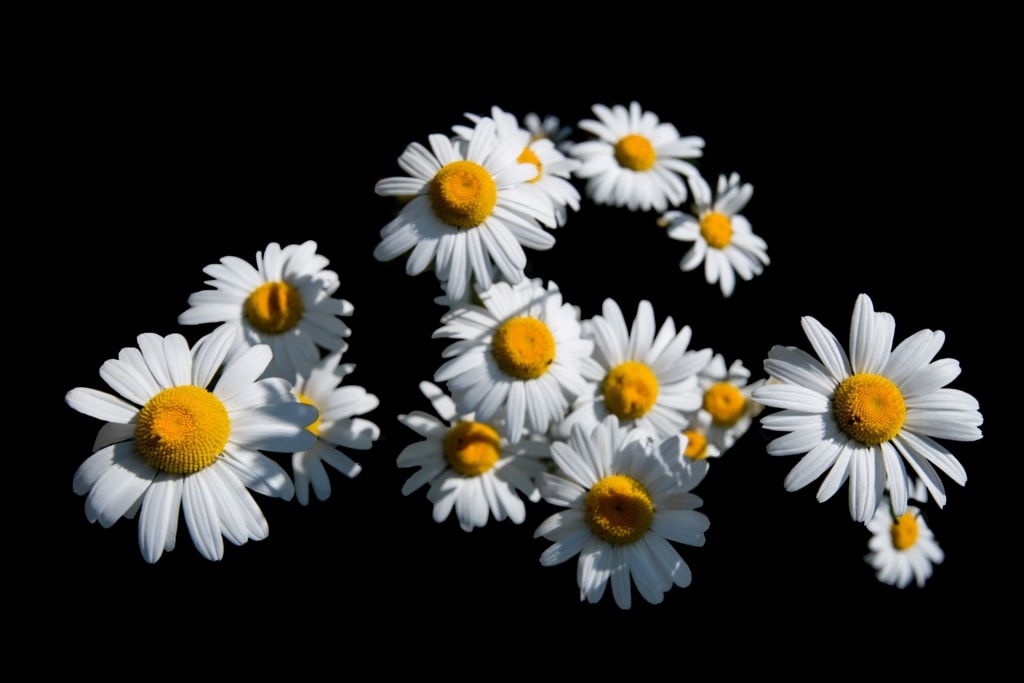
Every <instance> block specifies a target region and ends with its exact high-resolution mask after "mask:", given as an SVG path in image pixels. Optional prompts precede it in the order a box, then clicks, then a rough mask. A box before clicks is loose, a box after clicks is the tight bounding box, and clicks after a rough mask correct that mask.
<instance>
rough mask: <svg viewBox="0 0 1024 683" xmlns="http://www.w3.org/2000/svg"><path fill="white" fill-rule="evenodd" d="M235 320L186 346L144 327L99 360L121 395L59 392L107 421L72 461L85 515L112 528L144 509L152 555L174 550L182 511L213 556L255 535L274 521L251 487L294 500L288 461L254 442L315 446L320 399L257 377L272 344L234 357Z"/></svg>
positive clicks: (273, 447)
mask: <svg viewBox="0 0 1024 683" xmlns="http://www.w3.org/2000/svg"><path fill="white" fill-rule="evenodd" d="M237 333H238V330H237V329H236V328H234V327H224V326H222V327H218V328H217V329H216V330H214V331H213V332H211V333H210V334H208V335H206V336H205V337H203V338H202V339H200V340H199V341H198V342H197V343H196V345H195V346H194V347H193V348H191V349H189V346H188V343H187V342H186V341H185V338H184V337H183V336H181V335H179V334H171V335H168V336H166V337H161V336H159V335H156V334H149V333H147V334H142V335H139V337H138V343H139V346H138V348H134V347H128V348H124V349H122V350H121V353H120V354H119V356H118V358H117V359H111V360H108V361H106V362H105V363H103V365H102V366H101V367H100V376H101V377H102V378H103V380H104V381H105V382H106V383H107V384H108V385H110V387H111V388H112V389H113V390H114V391H115V392H116V393H117V395H114V394H110V393H106V392H102V391H98V390H95V389H90V388H87V387H78V388H75V389H72V390H71V391H69V392H68V393H67V396H66V400H67V403H68V405H69V406H71V407H72V408H74V409H75V410H77V411H79V412H81V413H85V414H86V415H90V416H92V417H95V418H97V419H99V420H104V421H105V424H104V425H103V426H102V427H101V428H100V430H99V433H98V434H97V436H96V441H95V444H94V445H93V450H94V453H93V455H91V456H90V457H88V458H87V459H86V460H85V461H84V462H83V463H82V464H81V466H80V467H79V468H78V471H77V472H76V473H75V477H74V483H73V486H74V491H75V493H77V494H79V495H84V496H86V499H85V516H86V518H87V519H88V520H89V521H90V522H96V521H98V522H99V523H100V524H101V525H102V526H103V527H109V526H111V525H112V524H113V523H114V522H116V521H117V520H118V519H120V518H121V517H127V518H129V519H131V518H134V517H135V515H136V514H137V513H141V514H139V522H138V529H139V548H140V550H141V551H142V556H143V557H144V558H145V560H146V561H147V562H156V561H157V560H158V559H160V556H161V555H162V554H163V552H164V551H165V550H166V551H170V550H173V549H174V543H175V537H176V535H177V531H178V517H179V514H180V513H184V518H185V524H186V525H187V526H188V531H189V534H190V536H191V537H192V542H193V543H194V544H195V546H196V548H197V549H198V550H199V552H200V554H201V555H202V556H203V557H205V558H206V559H208V560H220V559H221V558H222V556H223V554H224V540H223V539H225V538H226V539H228V541H230V542H231V543H234V544H235V545H242V544H243V543H245V542H246V541H248V540H250V539H252V540H260V539H263V538H265V537H266V536H267V534H268V532H269V527H268V524H267V521H266V519H265V518H264V516H263V513H262V512H261V511H260V508H259V506H258V505H257V504H256V501H255V500H254V499H253V498H252V496H251V494H250V493H249V491H248V490H247V489H249V490H252V491H255V492H257V493H260V494H262V495H265V496H270V497H275V498H282V499H284V500H290V499H291V497H292V496H293V495H294V486H293V484H292V480H291V479H290V478H289V477H288V474H287V472H285V470H284V469H283V468H282V467H281V466H280V465H279V464H278V463H277V462H276V461H275V460H273V459H272V458H270V457H268V456H267V455H266V454H264V453H263V452H261V451H273V452H277V453H292V452H295V451H300V450H307V449H309V448H311V447H312V446H313V444H314V442H315V441H316V438H315V437H314V436H313V434H312V433H310V431H309V430H308V429H306V426H307V425H309V424H310V423H312V422H313V421H314V420H315V419H316V417H317V411H316V408H314V407H313V406H310V405H306V404H304V403H300V402H298V401H297V400H296V399H295V396H294V394H292V391H291V389H292V387H291V383H290V382H288V381H287V380H285V379H282V378H280V377H271V378H264V379H259V377H260V376H261V375H262V373H263V371H264V369H265V368H266V367H267V364H268V363H270V354H271V351H270V347H268V346H266V345H265V344H257V345H254V346H251V347H249V348H248V349H246V350H245V351H244V352H243V353H241V354H240V355H238V356H237V357H236V358H234V359H233V360H231V361H229V362H225V358H226V356H227V353H228V349H229V348H230V347H231V344H232V342H233V341H234V339H233V338H234V337H235V335H236V334H237Z"/></svg>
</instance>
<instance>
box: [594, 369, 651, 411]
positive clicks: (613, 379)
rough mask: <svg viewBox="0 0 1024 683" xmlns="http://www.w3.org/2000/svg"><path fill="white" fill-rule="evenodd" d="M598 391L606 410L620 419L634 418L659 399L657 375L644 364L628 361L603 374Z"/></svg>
mask: <svg viewBox="0 0 1024 683" xmlns="http://www.w3.org/2000/svg"><path fill="white" fill-rule="evenodd" d="M601 392H602V393H603V394H604V403H605V405H606V406H608V410H609V411H611V412H612V413H614V414H615V415H616V416H618V417H619V418H620V419H625V420H635V419H636V418H638V417H643V416H644V415H645V414H646V413H647V411H648V410H650V409H651V408H652V407H653V406H654V402H655V401H656V400H658V378H657V377H655V376H654V373H653V372H651V369H650V368H649V367H647V366H646V365H644V364H643V363H640V362H638V361H632V360H628V361H626V362H625V363H622V364H621V365H617V366H615V367H614V368H612V369H611V371H610V372H609V373H608V374H607V375H605V378H604V382H603V383H602V385H601Z"/></svg>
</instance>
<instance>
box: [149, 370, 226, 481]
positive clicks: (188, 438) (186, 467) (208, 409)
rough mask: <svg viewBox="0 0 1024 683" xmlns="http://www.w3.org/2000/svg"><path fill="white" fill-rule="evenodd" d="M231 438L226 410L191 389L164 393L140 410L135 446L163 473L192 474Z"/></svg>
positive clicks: (207, 394) (209, 395) (210, 397)
mask: <svg viewBox="0 0 1024 683" xmlns="http://www.w3.org/2000/svg"><path fill="white" fill-rule="evenodd" d="M230 435H231V420H230V418H229V417H228V411H227V408H225V407H224V404H223V403H221V401H220V399H219V398H217V397H216V396H214V395H213V394H212V393H210V392H209V391H207V390H206V389H203V388H202V387H197V386H194V385H190V384H187V385H183V386H178V387H171V388H170V389H164V390H163V391H161V392H160V393H159V394H157V395H156V396H154V397H153V398H151V399H149V401H148V402H147V403H146V405H144V406H142V410H140V411H139V415H138V417H137V419H136V422H135V443H136V444H137V445H138V448H139V452H140V453H142V457H143V458H145V459H146V462H148V463H149V464H150V465H152V466H153V467H155V468H156V469H158V470H162V471H164V472H171V473H174V474H191V473H192V472H198V471H199V470H201V469H203V468H204V467H209V466H210V465H212V464H213V461H214V460H216V459H217V456H219V455H220V454H221V453H223V452H224V446H225V445H227V442H228V436H230Z"/></svg>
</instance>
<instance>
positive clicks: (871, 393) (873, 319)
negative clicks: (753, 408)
mask: <svg viewBox="0 0 1024 683" xmlns="http://www.w3.org/2000/svg"><path fill="white" fill-rule="evenodd" d="M801 325H802V326H803V330H804V332H805V334H806V335H807V338H808V339H809V340H810V342H811V346H812V347H813V348H814V351H815V353H817V355H818V358H814V357H813V356H811V355H810V354H809V353H807V352H806V351H803V350H801V349H798V348H795V347H792V346H774V347H772V348H771V350H770V351H769V352H768V358H767V360H765V362H764V369H765V371H766V372H767V373H768V375H769V379H768V381H766V382H765V383H764V384H763V385H762V386H761V387H759V388H758V389H756V390H755V391H754V392H753V398H754V400H755V401H758V402H760V403H762V404H764V405H765V406H767V407H770V408H780V409H781V410H780V411H778V412H775V413H772V414H768V415H764V416H762V417H761V424H762V426H764V427H765V428H766V429H770V430H775V431H784V432H789V433H788V434H786V435H785V436H781V437H778V438H776V439H774V440H773V441H771V442H770V443H769V444H768V447H767V448H768V453H770V454H771V455H795V454H798V453H803V454H805V455H804V456H803V457H802V458H801V459H800V462H798V463H797V464H796V466H795V467H794V468H793V469H792V470H791V471H790V472H789V474H788V475H787V477H786V480H785V486H786V489H787V490H789V491H795V490H797V489H800V488H802V487H804V486H806V485H807V484H809V483H811V482H812V481H814V480H815V479H817V478H818V477H819V476H820V475H822V474H825V475H826V476H825V478H824V479H823V480H822V482H821V485H820V487H819V489H818V496H817V497H818V500H819V501H825V500H827V499H829V498H831V497H832V496H833V495H834V494H835V493H836V492H837V491H838V490H839V488H840V487H841V486H842V485H843V484H845V483H846V481H847V479H849V483H850V485H849V504H850V514H851V515H852V517H853V518H854V519H855V520H857V521H860V522H866V521H867V520H868V519H870V518H871V517H872V515H874V513H875V509H876V508H877V506H878V500H879V499H880V498H881V496H882V493H883V491H884V490H886V489H888V491H889V494H890V496H891V501H892V506H893V514H895V515H896V516H899V515H902V514H903V513H904V512H906V510H907V497H908V474H907V471H906V468H905V465H909V466H910V468H911V469H912V470H913V472H914V474H915V475H916V476H917V477H919V478H921V479H922V480H923V481H924V482H925V485H926V486H927V488H928V491H929V492H930V493H931V495H932V496H933V497H934V499H935V501H936V502H937V503H938V505H939V507H942V506H944V505H945V502H946V494H945V489H944V488H943V484H942V480H941V479H940V477H939V474H938V472H937V471H936V468H938V470H941V471H942V472H945V473H946V474H947V475H948V476H949V477H950V478H951V479H953V481H955V482H956V483H957V484H960V485H961V486H962V485H964V484H965V483H966V482H967V473H966V471H965V470H964V468H963V465H961V464H960V461H959V460H957V459H956V458H955V457H954V456H953V454H952V453H950V452H949V451H948V450H947V449H946V448H945V447H944V446H942V445H941V444H940V443H938V442H937V441H936V440H935V439H950V440H953V441H975V440H977V439H980V438H981V429H980V425H981V424H982V416H981V413H980V412H979V411H978V402H977V400H975V399H974V397H973V396H971V395H970V394H967V393H966V392H964V391H960V390H958V389H951V388H947V387H946V385H947V384H949V383H950V382H951V381H953V380H954V379H955V378H956V377H957V376H959V374H960V364H959V363H958V362H957V361H956V360H953V359H951V358H943V359H939V360H935V361H933V360H932V359H933V358H934V357H935V354H936V353H938V351H939V349H940V348H941V347H942V343H943V342H944V341H945V335H944V334H943V333H942V332H941V331H933V330H920V331H919V332H917V333H915V334H913V335H912V336H910V337H908V338H907V339H905V340H904V341H902V342H901V343H900V344H899V345H897V346H896V347H895V348H893V347H892V343H893V337H894V335H895V330H896V321H895V319H894V318H893V317H892V316H891V315H890V314H888V313H884V312H877V313H876V312H875V310H874V306H873V304H872V302H871V299H870V298H868V296H867V295H866V294H861V295H860V296H858V297H857V302H856V304H855V305H854V309H853V318H852V321H851V325H850V353H849V356H847V354H846V352H845V351H844V350H843V347H842V345H841V344H840V343H839V341H838V340H837V339H836V337H835V336H834V335H833V334H832V333H831V332H830V331H829V330H828V329H826V328H825V327H824V326H823V325H821V323H819V322H818V321H817V320H815V319H814V318H811V317H809V316H805V317H803V318H802V319H801ZM819 359H820V360H819ZM826 473H827V474H826Z"/></svg>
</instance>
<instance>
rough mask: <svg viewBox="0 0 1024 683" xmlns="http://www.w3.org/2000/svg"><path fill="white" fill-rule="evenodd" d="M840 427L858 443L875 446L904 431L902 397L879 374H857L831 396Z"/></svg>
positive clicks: (892, 385) (833, 412)
mask: <svg viewBox="0 0 1024 683" xmlns="http://www.w3.org/2000/svg"><path fill="white" fill-rule="evenodd" d="M832 414H833V416H834V417H835V419H836V423H837V424H838V425H839V428H840V429H841V430H843V431H844V432H846V434H847V435H848V436H850V437H852V438H854V439H856V440H857V441H860V442H861V443H864V444H868V445H878V444H880V443H882V442H884V441H888V440H890V439H891V438H893V437H894V436H896V435H897V434H899V432H900V429H902V428H903V421H904V420H905V419H906V417H907V406H906V403H904V401H903V394H901V393H900V390H899V389H898V388H897V387H896V385H895V384H893V383H892V382H891V381H890V380H888V379H886V378H885V377H882V376H880V375H872V374H868V373H858V374H855V375H850V376H849V377H847V378H846V379H845V380H843V381H842V382H841V383H840V385H839V386H838V387H836V393H835V395H834V396H833V397H832Z"/></svg>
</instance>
